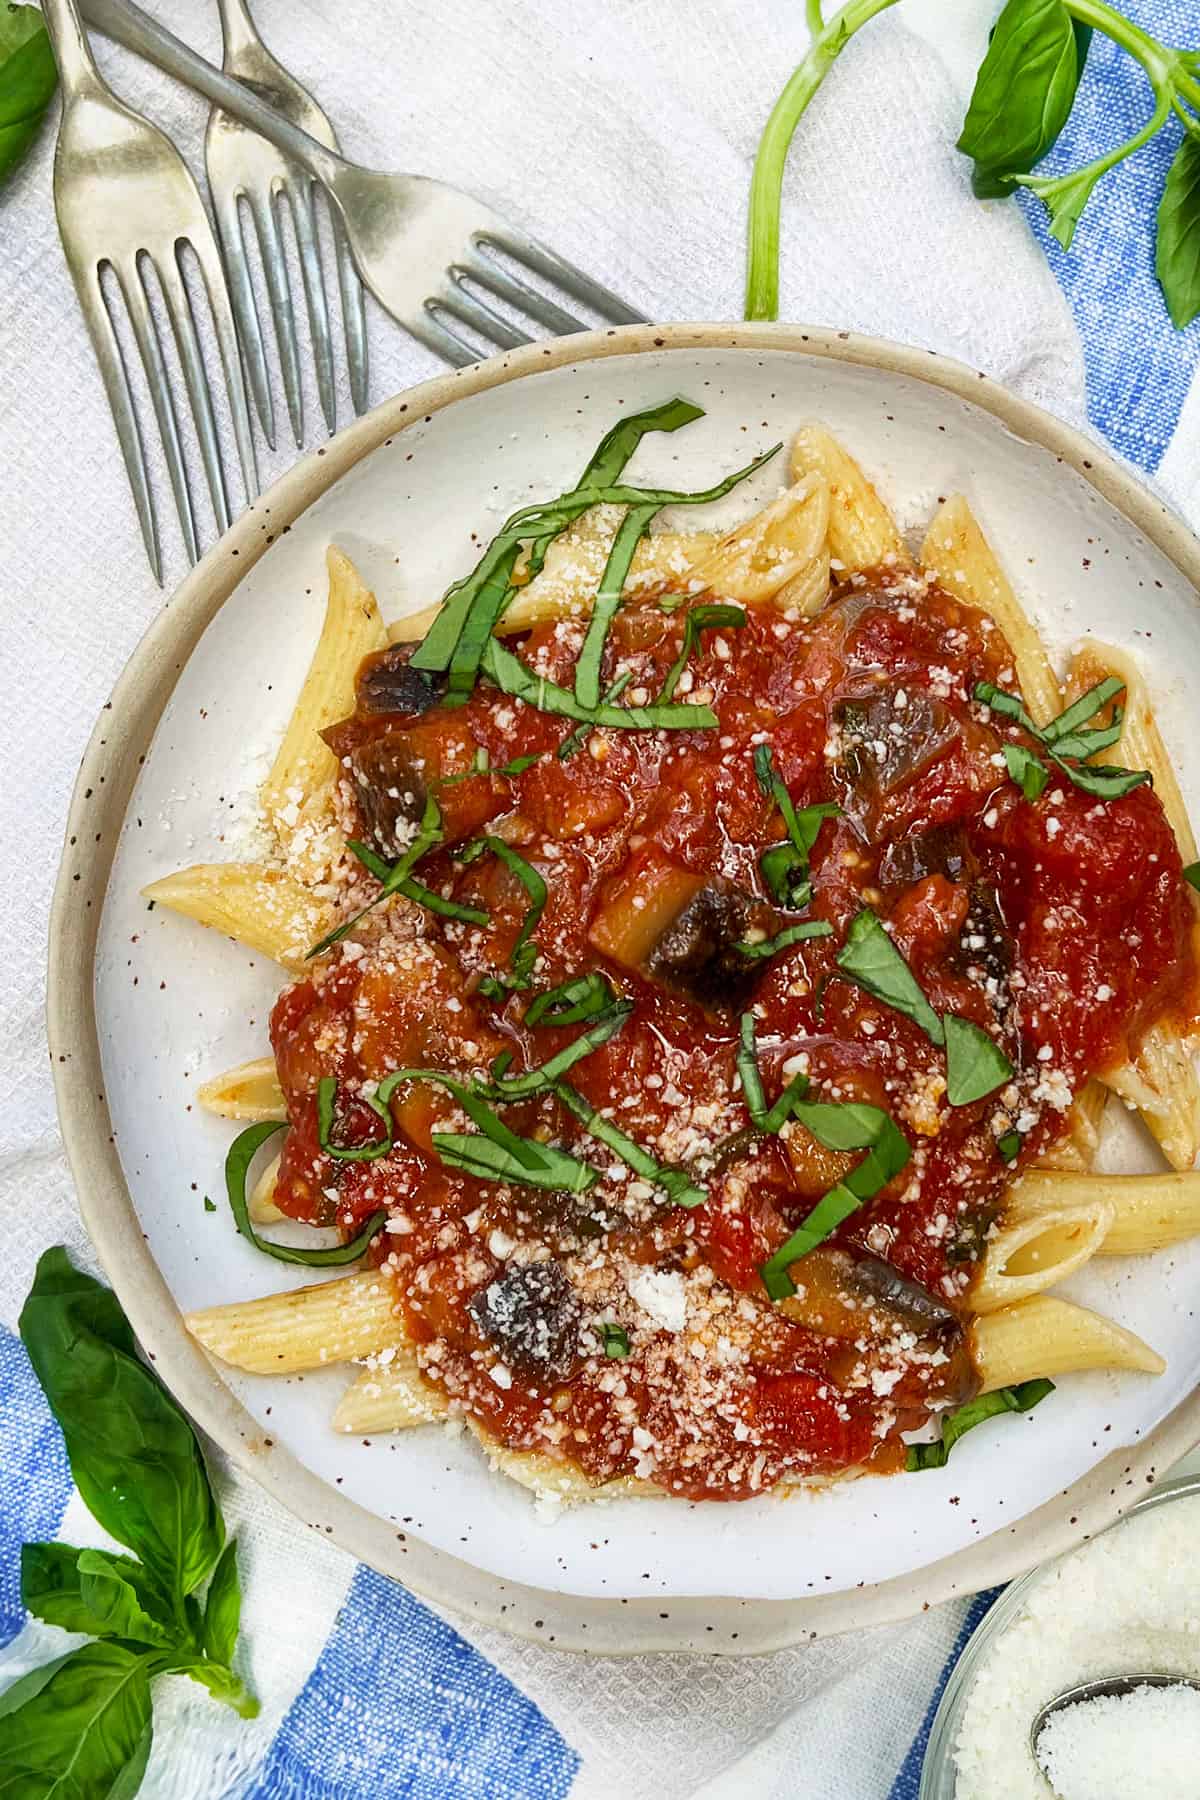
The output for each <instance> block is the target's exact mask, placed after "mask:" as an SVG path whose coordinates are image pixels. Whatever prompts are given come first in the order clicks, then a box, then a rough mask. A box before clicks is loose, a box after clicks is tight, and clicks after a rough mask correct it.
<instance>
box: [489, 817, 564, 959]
mask: <svg viewBox="0 0 1200 1800" xmlns="http://www.w3.org/2000/svg"><path fill="white" fill-rule="evenodd" d="M483 841H484V843H485V844H486V845H487V847H488V849H489V850H490V851H491V853H492V855H493V856H496V857H499V859H500V861H501V862H502V863H503V864H504V866H505V868H506V869H507V870H508V872H509V874H510V875H515V876H516V878H517V880H518V881H519V882H520V884H521V886H522V887H523V888H524V889H525V892H526V893H527V894H528V895H529V910H528V911H527V912H526V914H525V917H524V919H523V920H522V921H521V929H520V931H519V932H518V933H517V937H516V941H515V943H514V944H513V947H512V950H511V951H510V953H509V959H508V960H509V966H510V967H511V969H512V971H513V980H512V981H511V982H510V983H509V985H510V986H513V987H528V985H529V976H530V973H531V971H532V969H533V965H534V962H535V961H536V959H537V946H536V944H534V942H533V934H534V931H535V930H536V929H537V923H538V920H539V919H540V918H541V916H542V912H543V910H544V908H545V905H546V901H547V899H548V898H549V889H548V888H547V886H546V883H545V881H544V880H543V878H542V876H541V875H540V874H539V873H538V871H537V870H536V869H535V868H534V866H533V864H532V863H530V862H526V860H525V858H524V857H523V856H519V855H518V854H517V852H516V851H515V850H514V849H513V847H512V845H511V844H506V843H505V842H504V839H503V838H498V837H486V838H484V840H483Z"/></svg>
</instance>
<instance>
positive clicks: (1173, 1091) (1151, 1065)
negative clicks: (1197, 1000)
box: [1103, 1020, 1200, 1169]
mask: <svg viewBox="0 0 1200 1800" xmlns="http://www.w3.org/2000/svg"><path fill="white" fill-rule="evenodd" d="M1103 1080H1104V1082H1105V1085H1106V1086H1107V1087H1110V1088H1111V1089H1112V1091H1113V1093H1114V1094H1119V1095H1120V1097H1121V1099H1122V1100H1124V1101H1125V1103H1126V1105H1128V1106H1131V1107H1133V1108H1134V1109H1135V1110H1136V1111H1137V1112H1139V1113H1140V1114H1141V1116H1142V1120H1143V1122H1144V1123H1145V1125H1146V1127H1147V1129H1148V1130H1149V1131H1150V1133H1151V1134H1152V1136H1153V1137H1155V1138H1156V1139H1157V1141H1158V1145H1159V1148H1160V1149H1161V1151H1162V1153H1163V1155H1164V1156H1165V1157H1166V1159H1167V1161H1168V1162H1169V1163H1170V1165H1171V1167H1172V1168H1173V1169H1191V1168H1194V1167H1195V1163H1196V1157H1197V1154H1198V1153H1200V1081H1197V1079H1196V1070H1195V1067H1194V1066H1193V1063H1192V1057H1191V1052H1190V1050H1189V1048H1188V1045H1187V1043H1186V1042H1185V1040H1184V1039H1183V1038H1182V1037H1181V1036H1180V1035H1179V1032H1178V1030H1177V1028H1176V1027H1175V1026H1173V1025H1171V1024H1168V1023H1167V1022H1166V1021H1162V1020H1160V1021H1159V1022H1158V1023H1157V1024H1155V1025H1152V1026H1151V1027H1150V1030H1149V1031H1148V1032H1147V1033H1146V1035H1145V1037H1144V1038H1143V1039H1142V1041H1141V1043H1140V1045H1139V1046H1138V1050H1137V1054H1136V1056H1135V1057H1134V1058H1133V1060H1132V1062H1127V1063H1122V1064H1121V1065H1120V1067H1119V1068H1116V1069H1110V1070H1108V1071H1106V1073H1105V1074H1104V1076H1103Z"/></svg>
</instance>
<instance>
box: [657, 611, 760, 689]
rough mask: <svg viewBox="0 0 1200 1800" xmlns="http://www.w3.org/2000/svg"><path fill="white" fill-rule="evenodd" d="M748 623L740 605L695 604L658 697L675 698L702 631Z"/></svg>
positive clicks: (684, 624) (687, 618)
mask: <svg viewBox="0 0 1200 1800" xmlns="http://www.w3.org/2000/svg"><path fill="white" fill-rule="evenodd" d="M745 623H746V614H745V611H744V610H743V608H742V607H740V606H693V607H692V609H691V611H690V612H689V613H688V614H687V615H686V617H685V618H684V621H683V641H682V643H681V644H680V646H679V655H678V656H677V657H676V658H675V661H674V662H673V663H672V664H671V666H670V668H669V669H668V670H667V673H666V677H665V679H664V681H663V684H662V691H661V693H660V694H659V696H658V698H659V700H660V702H661V701H663V700H673V699H674V697H675V689H676V688H677V687H678V686H679V680H680V677H681V676H682V674H683V671H684V670H685V669H686V668H687V666H688V663H689V662H690V660H691V655H692V651H693V650H694V649H695V647H696V644H697V643H698V641H699V638H700V633H701V632H702V631H716V630H719V629H721V628H723V627H726V626H728V627H730V628H734V629H736V628H738V627H740V626H742V625H744V624H745Z"/></svg>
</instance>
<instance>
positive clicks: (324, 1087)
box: [226, 1075, 392, 1175]
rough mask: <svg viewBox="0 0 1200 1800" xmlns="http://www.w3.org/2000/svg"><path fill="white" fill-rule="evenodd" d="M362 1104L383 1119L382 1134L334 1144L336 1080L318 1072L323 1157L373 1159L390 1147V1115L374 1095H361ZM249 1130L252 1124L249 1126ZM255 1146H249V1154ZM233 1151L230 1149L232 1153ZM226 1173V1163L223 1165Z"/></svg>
mask: <svg viewBox="0 0 1200 1800" xmlns="http://www.w3.org/2000/svg"><path fill="white" fill-rule="evenodd" d="M362 1098H363V1104H364V1105H365V1106H369V1107H370V1108H371V1111H372V1112H373V1113H375V1114H376V1116H377V1117H378V1118H379V1119H381V1120H382V1121H383V1136H382V1137H376V1138H371V1139H370V1140H369V1141H368V1142H367V1143H365V1144H335V1143H334V1141H333V1108H334V1102H335V1100H336V1099H337V1082H336V1081H335V1080H334V1078H333V1076H332V1075H322V1077H321V1079H320V1081H318V1083H317V1142H318V1143H319V1144H320V1146H321V1148H322V1150H323V1151H324V1152H325V1154H326V1156H331V1157H332V1158H333V1160H334V1162H377V1161H378V1160H379V1158H380V1157H381V1156H386V1155H387V1154H388V1152H389V1151H390V1150H391V1148H392V1115H391V1113H389V1111H388V1109H387V1107H386V1106H383V1105H381V1104H380V1101H379V1098H378V1095H377V1094H364V1095H363V1097H362ZM251 1129H253V1127H252V1128H251ZM249 1137H250V1134H249V1132H243V1133H242V1137H239V1138H238V1139H237V1140H236V1142H235V1148H236V1147H237V1145H239V1144H241V1142H242V1138H245V1139H246V1140H247V1142H249ZM257 1148H258V1145H257V1144H253V1145H252V1146H251V1153H253V1151H254V1150H256V1149H257ZM232 1154H233V1152H232V1151H231V1152H230V1155H232ZM226 1174H227V1175H228V1164H226Z"/></svg>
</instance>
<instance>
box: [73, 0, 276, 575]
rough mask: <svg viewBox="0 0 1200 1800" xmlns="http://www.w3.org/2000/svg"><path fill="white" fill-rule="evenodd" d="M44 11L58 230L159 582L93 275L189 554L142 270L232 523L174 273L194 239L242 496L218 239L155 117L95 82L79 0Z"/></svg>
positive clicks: (183, 475)
mask: <svg viewBox="0 0 1200 1800" xmlns="http://www.w3.org/2000/svg"><path fill="white" fill-rule="evenodd" d="M42 10H43V12H44V14H45V17H46V24H47V26H48V28H49V31H50V37H51V40H52V42H53V45H54V54H55V57H56V59H57V62H58V68H59V74H60V76H61V79H62V89H63V110H62V121H61V123H60V125H59V128H58V145H57V148H56V150H55V156H54V205H55V211H56V212H57V215H58V228H59V233H60V235H61V237H62V245H63V251H64V253H65V255H66V259H67V266H68V267H69V269H70V271H71V277H72V279H73V281H74V283H75V292H76V294H77V295H78V296H79V304H80V306H81V308H82V309H83V316H84V320H85V322H86V324H87V328H88V331H89V333H90V334H91V339H92V347H93V349H94V350H95V352H96V360H97V361H98V363H99V364H100V373H101V375H102V377H103V379H104V386H105V389H106V391H107V394H108V403H109V406H110V407H111V408H112V415H113V420H114V423H115V425H116V428H117V438H118V440H119V442H120V446H121V455H122V457H123V458H124V461H125V469H126V472H127V474H128V476H129V484H130V486H131V488H132V489H133V499H134V504H135V506H136V507H137V514H138V520H139V522H140V524H141V528H142V538H143V541H144V542H145V545H146V554H147V556H148V557H149V558H150V566H151V568H152V569H153V570H154V575H155V579H156V580H157V581H159V582H160V583H161V581H162V556H161V552H160V547H159V538H158V525H157V521H156V518H155V511H154V501H153V497H152V494H151V491H150V482H149V479H148V476H147V473H146V459H145V455H144V453H143V446H142V439H141V434H140V431H139V427H138V421H137V413H136V411H135V409H134V402H133V396H132V393H131V391H130V387H129V379H128V372H127V370H126V368H125V362H124V359H123V356H122V352H121V345H120V340H119V339H118V337H117V333H116V330H115V326H114V314H113V312H112V311H110V305H109V301H108V299H107V298H106V296H105V291H104V286H103V285H102V276H103V275H104V273H105V272H106V271H107V272H108V274H109V278H110V291H111V288H112V287H115V288H116V289H117V290H118V291H119V293H120V296H121V300H122V301H123V302H124V307H125V312H126V315H127V317H128V321H129V325H130V328H131V330H132V332H133V337H134V340H135V342H136V344H137V348H138V354H139V356H140V358H141V363H142V367H143V369H144V371H145V376H146V385H147V387H148V389H149V392H150V402H151V405H152V406H153V408H154V416H155V418H156V420H157V422H158V429H159V434H160V436H161V438H162V447H163V455H164V457H165V459H166V464H167V474H168V476H169V478H170V483H171V489H172V492H173V493H174V496H175V506H176V510H177V511H178V513H179V523H180V526H181V528H182V531H183V539H184V544H185V545H186V548H187V553H188V556H189V558H190V559H191V561H192V562H196V561H197V560H198V558H199V555H200V546H199V540H198V537H197V532H196V518H195V512H194V510H193V505H192V496H191V492H190V489H189V486H188V473H187V465H186V463H185V461H184V454H183V447H182V443H181V440H180V435H179V420H178V417H177V414H176V410H175V400H174V396H173V394H172V392H171V384H170V381H169V379H168V376H167V369H166V365H165V363H164V361H163V354H162V345H161V343H160V341H159V335H158V328H157V326H156V324H155V320H154V314H153V312H152V310H151V303H150V294H149V291H148V289H147V285H146V282H147V275H148V274H149V273H150V272H151V271H152V272H153V277H154V279H155V281H156V282H157V286H158V289H159V292H160V294H161V296H162V302H163V305H164V307H165V309H166V313H167V316H168V318H169V320H170V323H171V331H172V335H173V337H174V339H175V347H176V350H177V351H178V354H179V361H180V365H181V367H182V369H183V378H184V384H185V386H186V388H187V393H188V399H189V401H190V403H191V411H192V421H193V425H194V427H195V431H196V437H197V439H198V441H199V445H200V454H201V458H202V460H203V463H204V473H205V476H206V478H207V481H208V491H209V494H210V496H211V499H212V507H213V513H214V514H215V516H216V521H217V527H218V530H219V531H222V532H224V531H227V530H228V529H229V523H230V510H229V496H228V490H227V486H226V478H225V469H224V465H223V463H222V458H221V447H220V440H219V438H218V435H217V426H216V420H215V418H214V415H213V405H212V395H211V393H210V391H209V384H208V375H207V372H206V370H205V366H204V357H203V353H202V351H201V348H200V341H199V338H198V337H197V334H196V322H195V319H194V317H193V314H192V303H191V299H190V297H189V294H188V290H187V286H186V284H185V282H184V278H183V271H182V265H181V261H180V253H181V251H182V250H183V249H185V248H188V247H190V248H191V250H192V251H193V252H194V254H195V257H196V261H197V263H198V264H199V267H200V273H201V275H202V276H203V280H204V286H205V288H206V290H207V293H208V301H209V306H210V308H211V312H212V321H213V326H214V329H215V333H216V339H217V345H218V349H219V351H220V356H221V363H222V367H223V369H224V374H225V384H226V388H227V390H228V395H229V407H230V412H231V415H232V419H233V429H234V436H235V439H236V442H237V448H238V456H239V458H240V460H241V465H242V479H243V482H244V485H245V489H246V496H247V499H250V500H252V499H253V498H254V496H255V495H256V494H257V492H258V471H257V467H256V464H255V457H254V443H253V439H252V436H251V430H250V412H249V408H248V407H247V404H246V390H245V387H244V385H243V382H242V366H241V362H240V360H239V357H238V345H237V335H236V332H235V330H234V324H233V314H232V312H231V310H230V306H229V296H228V293H227V292H226V288H225V277H224V275H223V274H222V272H221V259H220V256H219V255H218V253H217V245H216V239H215V238H214V237H213V234H212V228H211V226H210V225H209V223H208V216H207V214H206V213H205V211H204V204H203V202H202V200H201V198H200V194H199V191H198V189H197V187H196V184H195V182H194V181H193V180H192V177H191V176H190V175H189V173H188V171H187V168H186V167H185V165H184V162H183V159H182V157H181V156H180V155H179V152H178V151H177V150H176V149H175V146H174V145H173V144H172V143H171V142H170V140H169V139H168V138H166V137H164V135H163V133H162V132H161V131H159V130H158V129H157V127H155V126H153V125H151V124H150V122H149V120H147V119H143V118H142V117H141V116H140V115H139V114H138V113H135V112H132V111H131V110H130V109H129V107H127V106H125V105H123V103H122V102H121V101H120V100H118V99H117V97H116V95H115V94H114V93H113V92H112V90H111V88H109V87H108V86H107V85H106V84H105V83H104V81H102V80H101V78H100V75H99V72H98V71H97V68H96V64H95V62H94V61H93V59H92V53H91V51H90V49H89V48H88V43H87V39H86V37H85V35H84V32H83V27H82V25H81V24H80V21H79V14H78V12H77V11H76V7H75V0H44V4H43V8H42Z"/></svg>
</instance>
